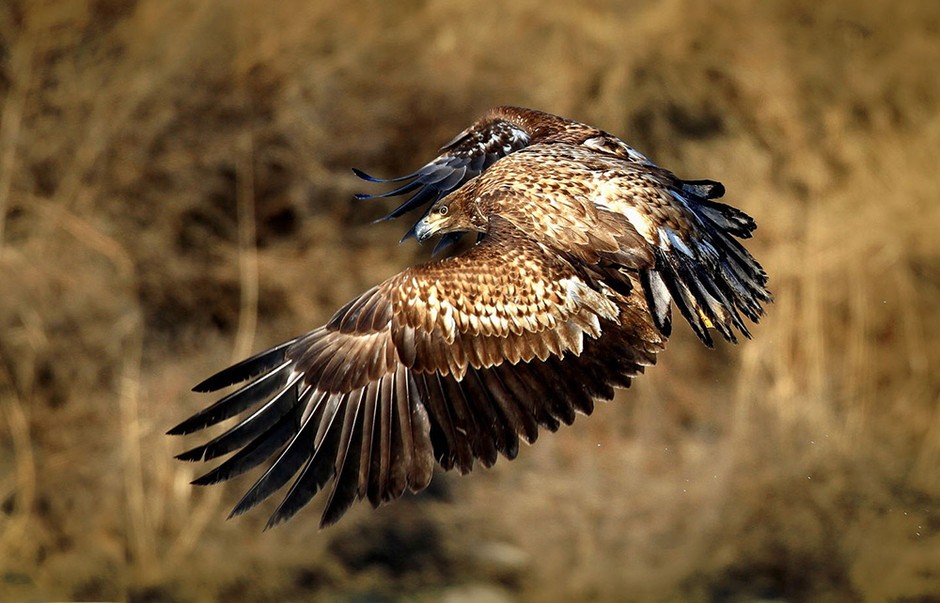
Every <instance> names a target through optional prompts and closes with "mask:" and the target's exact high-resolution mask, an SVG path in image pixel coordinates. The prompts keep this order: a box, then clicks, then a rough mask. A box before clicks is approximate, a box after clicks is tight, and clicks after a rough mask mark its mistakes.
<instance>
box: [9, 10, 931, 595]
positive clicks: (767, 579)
mask: <svg viewBox="0 0 940 603" xmlns="http://www.w3.org/2000/svg"><path fill="white" fill-rule="evenodd" d="M938 64H940V6H938V4H937V3H936V1H935V0H914V1H911V2H904V3H897V2H895V3H889V2H880V1H878V0H873V1H870V2H865V3H860V2H851V1H848V0H846V1H841V0H840V1H836V2H827V3H815V2H809V1H801V0H797V1H792V2H791V1H784V0H780V1H773V2H760V3H724V4H720V5H717V4H714V3H702V2H696V1H693V0H665V1H660V2H649V1H639V0H634V1H624V2H619V1H613V0H592V1H590V2H580V3H563V2H557V3H546V2H544V1H542V0H520V1H517V2H512V3H478V2H455V1H451V0H443V1H439V2H425V1H420V0H408V1H407V2H401V3H393V2H388V3H386V2H379V1H377V0H376V1H371V2H340V1H337V0H315V1H313V2H311V1H309V0H305V1H297V0H292V1H287V2H281V3H263V2H258V1H252V0H243V1H242V2H226V1H223V0H219V1H216V2H190V1H188V0H137V1H131V0H86V1H71V0H49V1H46V2H32V1H26V0H12V2H11V1H7V2H4V3H0V599H2V600H27V599H29V600H36V599H133V600H139V601H144V600H147V601H157V600H167V601H171V600H173V601H175V600H179V601H195V600H212V599H217V598H218V599H232V598H233V597H235V596H238V597H239V598H242V599H245V600H285V599H293V600H298V599H312V598H315V597H318V598H319V597H327V596H332V597H334V598H335V599H337V600H349V601H351V600H353V599H354V598H356V597H363V598H367V597H372V599H370V600H385V599H388V598H394V597H396V596H399V595H404V594H407V595H409V596H411V597H414V598H415V599H416V600H435V599H437V598H439V597H441V596H444V595H447V596H451V597H453V599H451V600H474V599H475V598H479V597H489V598H490V600H494V601H495V600H503V599H505V598H511V597H516V596H518V597H521V598H525V599H529V600H538V601H544V600H560V601H561V600H563V601H570V600H611V601H614V600H683V599H684V600H693V601H694V600H699V601H743V600H755V599H766V600H807V599H813V600H833V601H844V600H854V599H865V600H877V601H881V600H898V601H900V600H904V601H915V600H916V601H935V600H937V597H940V594H938V593H940V470H938V468H940V319H938V316H940V237H938V235H937V230H938V227H940V177H938V175H937V174H938V170H937V168H938V165H940V164H938V161H940V160H938V158H940V79H938V78H937V75H936V69H937V65H938ZM502 103H512V104H520V105H525V106H532V107H536V108H539V109H543V110H547V111H551V112H553V113H557V114H560V115H565V116H569V117H573V118H576V119H579V120H581V121H584V122H587V123H591V124H595V125H598V126H600V127H602V128H605V129H607V130H609V131H611V132H614V133H617V134H619V135H622V137H623V138H624V139H625V140H627V141H628V142H630V143H631V144H633V145H634V146H636V147H637V148H639V149H640V150H642V151H644V152H646V153H647V154H648V155H650V156H651V157H653V158H654V159H655V160H657V161H658V162H660V163H661V164H663V165H666V166H668V167H670V168H672V169H673V170H674V171H676V172H677V173H678V174H679V175H680V176H684V177H688V178H705V177H707V178H714V179H718V180H721V181H723V182H724V184H725V185H726V187H727V189H728V191H729V192H728V196H727V199H728V201H729V202H730V203H732V204H734V205H737V206H739V207H741V208H742V209H744V210H746V211H748V212H749V213H750V214H752V215H753V216H755V218H756V219H757V221H758V223H759V225H760V228H759V230H758V231H757V236H756V238H755V239H754V240H753V241H752V242H751V243H749V248H750V249H751V250H752V251H753V252H754V254H755V255H756V256H757V257H758V258H759V259H760V260H761V261H762V262H763V263H764V265H765V267H766V268H767V270H768V272H769V274H770V275H771V282H770V286H771V288H772V290H773V291H774V294H775V296H776V303H775V304H774V305H773V306H772V307H771V308H770V312H769V315H768V317H767V319H766V320H765V321H764V322H763V323H762V324H761V325H759V326H757V327H756V328H755V329H754V330H753V332H754V335H755V337H754V340H753V341H748V342H745V343H743V344H742V345H740V346H736V347H735V346H719V349H717V350H715V351H708V350H705V349H703V348H702V346H700V345H699V344H698V343H697V342H696V341H694V337H692V336H691V334H690V333H689V331H688V330H687V329H684V328H682V329H677V330H678V331H679V332H678V333H677V334H676V336H675V337H674V338H673V341H672V342H671V343H670V347H669V349H668V350H667V352H666V353H665V354H664V355H663V356H662V357H661V359H660V364H659V366H657V367H655V368H654V369H653V370H651V371H650V372H649V374H648V375H647V376H646V377H644V378H643V379H641V380H640V381H638V382H637V384H636V386H635V387H634V388H633V389H632V390H631V391H629V392H624V393H623V394H622V395H620V396H619V398H618V400H616V401H615V402H613V403H610V404H606V405H601V406H600V407H599V408H598V409H597V411H596V412H595V415H594V416H593V417H592V418H590V419H585V418H581V419H579V420H578V421H577V423H576V425H575V426H573V427H572V428H568V429H563V430H561V431H560V432H559V433H557V434H554V435H550V436H543V438H542V439H540V441H539V442H538V443H537V445H535V446H533V447H532V448H528V449H526V450H523V451H522V453H521V454H520V458H519V459H518V460H516V461H514V462H513V463H511V464H509V463H506V462H505V461H501V462H500V463H498V464H497V466H496V467H495V468H494V469H493V470H490V471H482V470H478V471H476V472H475V473H474V475H472V476H470V477H466V478H459V479H458V478H456V477H455V476H452V475H438V476H436V477H435V481H434V486H432V490H431V491H430V492H428V493H425V494H422V495H421V496H418V497H411V498H406V499H405V500H402V501H400V502H398V503H395V504H393V505H390V506H387V507H384V508H382V509H379V510H378V511H375V512H373V511H371V510H369V509H368V508H367V506H364V505H359V506H358V507H357V508H356V509H354V510H353V511H352V512H351V513H350V514H349V515H348V516H347V517H346V518H345V519H344V520H343V522H342V523H340V524H339V525H338V526H336V527H334V528H331V529H329V530H327V531H323V532H318V531H317V529H316V523H317V521H316V520H317V516H318V515H317V509H310V510H309V511H308V512H306V513H301V515H300V516H299V517H298V518H296V519H295V520H294V521H293V522H292V523H291V524H288V525H287V526H285V527H281V528H278V529H275V530H272V531H268V532H264V533H262V532H261V531H260V528H261V526H262V525H263V521H264V519H265V517H266V514H265V513H264V512H263V510H262V512H257V513H252V514H249V515H248V516H246V517H242V518H239V519H238V520H234V521H230V522H226V521H224V517H225V515H226V509H227V507H228V506H229V505H230V504H231V503H232V502H234V500H236V499H237V496H238V495H239V493H240V492H241V491H243V489H244V487H245V486H246V485H247V484H248V481H247V480H237V483H235V484H232V485H229V486H225V487H216V488H211V489H196V488H194V487H191V486H189V485H188V482H189V480H190V479H192V478H193V477H194V476H195V471H196V468H194V467H193V466H191V465H188V464H184V463H179V462H176V461H173V460H172V456H173V454H175V453H176V452H179V451H180V450H182V447H183V445H184V442H181V441H178V440H176V439H170V438H168V437H166V436H164V435H163V434H164V432H165V431H166V429H167V428H169V427H170V426H171V425H173V424H175V423H176V422H177V421H179V420H180V419H182V418H184V417H186V416H188V415H189V414H191V413H192V412H193V411H194V410H196V409H197V408H198V407H201V406H203V405H205V404H206V403H208V402H209V400H208V399H206V398H205V397H201V396H198V395H195V394H192V393H190V392H189V391H188V388H189V386H191V385H192V384H194V383H196V382H197V381H199V380H200V379H201V378H203V377H204V376H206V375H207V374H209V373H210V372H213V371H214V370H216V369H218V368H221V367H222V366H223V365H224V364H226V363H227V362H228V361H229V360H233V359H236V358H237V357H241V356H244V355H246V354H247V353H250V352H251V351H252V350H257V349H260V348H262V347H263V346H266V345H269V344H273V343H276V342H278V341H280V340H282V339H285V338H287V337H289V336H291V335H294V334H296V333H298V332H300V331H303V330H306V329H307V328H310V327H313V326H315V325H317V324H319V323H320V322H322V321H323V320H325V319H326V318H327V317H328V316H329V314H330V313H331V312H332V310H334V309H335V308H336V307H338V306H339V305H340V304H341V303H343V302H345V301H346V300H348V299H349V298H350V297H351V296H352V295H354V294H355V293H357V292H359V291H361V290H362V289H364V288H366V287H367V286H369V285H371V284H374V283H376V282H377V281H379V280H380V279H382V278H384V277H386V276H388V275H390V274H392V273H393V272H394V271H396V270H397V269H399V268H400V267H401V266H404V265H406V264H408V263H411V262H414V261H418V260H420V259H423V258H425V257H427V254H428V253H429V249H427V248H417V247H416V246H415V245H413V244H412V243H408V244H405V245H401V246H398V245H396V244H395V243H396V241H397V239H398V237H399V236H400V235H401V233H402V232H403V231H404V230H405V228H406V226H407V225H406V224H405V223H402V222H399V223H391V224H382V225H371V224H370V221H371V220H372V219H374V218H377V217H379V216H380V215H382V213H383V210H384V209H387V208H388V207H390V205H388V204H383V203H382V202H376V201H368V202H367V201H362V202H357V201H354V200H352V199H351V196H352V194H353V193H354V192H357V191H360V190H363V183H361V182H358V181H356V179H355V177H354V176H353V175H352V174H351V172H350V170H349V168H350V167H351V166H358V167H361V168H363V169H366V170H367V171H369V172H371V173H376V174H380V175H382V174H386V175H395V174H399V173H403V172H404V171H405V170H408V169H410V168H414V167H416V166H418V165H419V164H421V163H423V162H424V161H425V160H427V159H428V158H429V157H431V156H432V154H433V153H434V151H435V149H436V147H437V146H438V145H440V144H442V143H443V142H446V141H447V140H448V139H449V138H450V137H451V136H452V135H453V134H454V133H456V132H457V131H459V130H460V129H462V128H463V127H465V126H466V125H467V124H469V123H470V121H471V120H472V119H474V118H475V117H476V116H477V115H478V114H480V113H481V112H482V111H483V110H485V109H486V108H488V107H490V106H493V105H497V104H502ZM315 504H316V503H315ZM461 597H463V598H462V599H461Z"/></svg>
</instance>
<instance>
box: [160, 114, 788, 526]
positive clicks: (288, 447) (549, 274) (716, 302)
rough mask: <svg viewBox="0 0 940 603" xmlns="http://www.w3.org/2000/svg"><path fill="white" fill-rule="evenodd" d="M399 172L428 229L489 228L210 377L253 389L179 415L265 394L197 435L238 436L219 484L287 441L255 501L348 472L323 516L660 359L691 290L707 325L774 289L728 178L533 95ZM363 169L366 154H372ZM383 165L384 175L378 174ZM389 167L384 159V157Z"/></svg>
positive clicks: (497, 444) (224, 409)
mask: <svg viewBox="0 0 940 603" xmlns="http://www.w3.org/2000/svg"><path fill="white" fill-rule="evenodd" d="M442 150H443V153H442V155H441V156H439V157H438V158H437V159H435V160H434V161H432V162H431V163H429V164H427V165H426V166H425V167H423V168H421V169H420V170H418V171H417V172H414V173H413V174H410V175H409V176H407V177H404V178H400V179H396V180H397V181H408V183H407V184H405V185H404V186H401V187H400V188H398V189H395V190H393V191H391V193H386V195H391V194H405V193H409V192H415V193H416V194H415V195H414V196H413V197H412V198H411V199H410V200H409V201H407V202H405V203H404V204H403V205H402V206H401V207H400V208H398V209H397V210H395V211H394V212H392V214H391V216H392V217H395V216H398V215H401V214H402V213H404V212H405V211H408V210H409V209H414V208H417V207H420V206H421V205H425V204H428V205H429V208H428V210H427V211H426V212H425V213H424V214H423V216H422V217H421V219H420V220H419V221H418V222H417V223H416V224H415V225H414V227H413V228H412V230H411V232H412V234H413V235H414V236H415V237H416V238H417V239H418V240H419V241H425V240H428V239H430V238H431V237H434V236H435V235H442V236H445V237H446V236H448V235H455V234H457V233H465V232H474V233H476V234H477V237H478V239H477V242H476V245H474V246H473V247H471V248H469V249H467V250H466V251H464V252H462V253H460V254H458V255H455V256H452V257H448V258H445V259H439V260H436V261H432V262H430V263H427V264H423V265H418V266H413V267H410V268H407V269H405V270H404V271H402V272H401V273H399V274H397V275H395V276H393V277H391V278H390V279H388V280H386V281H385V282H383V283H381V284H379V285H377V286H375V287H373V288H371V289H369V290H368V291H366V292H365V293H363V294H362V295H360V296H358V297H356V298H355V299H353V300H352V301H351V302H349V303H348V304H346V305H345V306H344V307H343V308H341V309H340V310H339V311H337V312H336V313H335V314H334V315H333V317H332V318H331V319H330V321H329V322H328V323H327V324H326V325H324V326H322V327H319V328H317V329H315V330H313V331H311V332H309V333H307V334H305V335H301V336H299V337H296V338H294V339H291V340H290V341H286V342H284V343H281V344H280V345H277V346H275V347H273V348H271V349H269V350H266V351H264V352H261V353H260V354H258V355H256V356H253V357H251V358H249V359H247V360H244V361H242V362H240V363H238V364H236V365H234V366H232V367H230V368H227V369H225V370H223V371H221V372H219V373H217V374H215V375H213V376H212V377H209V378H208V379H206V380H205V381H203V382H202V383H200V384H199V385H197V386H196V387H195V388H194V389H195V391H199V392H210V391H216V390H219V389H222V388H225V387H227V386H230V385H233V384H236V383H241V382H244V381H248V384H247V385H244V386H243V387H241V388H240V389H237V390H236V391H234V392H233V393H230V394H229V395H227V396H225V397H223V398H222V399H220V400H219V401H218V402H216V403H215V404H213V405H211V406H209V407H208V408H206V409H205V410H203V411H201V412H199V413H197V414H196V415H194V416H193V417H191V418H189V419H187V420H186V421H183V422H182V423H180V424H179V425H177V426H176V427H174V428H173V429H171V430H170V431H169V433H170V434H187V433H191V432H195V431H199V430H201V429H204V428H206V427H209V426H211V425H215V424H217V423H220V422H222V421H224V420H226V419H229V418H231V417H234V416H236V415H239V414H241V413H246V416H243V417H241V418H240V419H239V420H238V421H237V422H236V423H235V424H234V426H232V427H231V428H229V429H228V430H227V431H225V432H224V433H222V434H221V435H219V436H218V437H215V438H214V439H212V440H211V441H209V442H207V443H205V444H203V445H200V446H197V447H195V448H193V449H191V450H189V451H187V452H184V453H182V454H180V455H179V456H178V458H180V459H183V460H189V461H199V460H209V459H214V458H217V457H220V456H222V455H226V454H229V453H234V454H232V456H230V457H229V458H228V459H227V460H225V461H224V462H223V463H222V464H220V465H219V466H217V467H216V468H215V469H213V470H211V471H209V472H208V473H207V474H205V475H203V476H202V477H199V478H198V479H196V480H195V481H194V483H196V484H202V485H205V484H214V483H217V482H220V481H224V480H227V479H230V478H232V477H234V476H236V475H239V474H242V473H244V472H246V471H248V470H249V469H252V468H254V467H256V466H258V465H260V464H262V463H264V462H266V461H269V460H270V459H272V458H273V461H272V462H270V464H269V465H268V468H267V470H266V471H265V472H264V473H263V474H262V475H261V477H260V478H259V479H258V480H257V481H256V482H255V483H254V485H253V486H252V487H251V488H250V489H249V491H248V492H247V493H246V494H245V495H244V497H243V498H242V499H241V500H240V501H239V502H238V503H237V505H236V506H235V508H234V510H233V511H232V516H235V515H239V514H241V513H244V512H245V511H247V510H248V509H250V508H252V507H254V506H255V505H257V504H258V503H260V502H261V501H262V500H264V499H266V498H268V497H269V496H271V495H272V494H273V493H274V492H276V491H277V490H279V489H281V488H282V487H284V486H285V485H287V483H288V482H291V480H293V483H292V484H291V486H290V488H289V490H288V492H287V494H286V495H285V497H284V498H283V500H282V502H281V503H280V505H279V506H278V507H277V509H276V510H275V512H274V514H273V515H272V516H271V518H270V520H269V522H268V527H271V526H273V525H276V524H278V523H280V522H283V521H286V520H287V519H289V518H290V517H291V516H293V515H294V514H295V513H296V512H297V511H298V510H299V509H300V508H301V507H303V506H304V505H306V504H307V503H308V502H309V501H310V500H311V499H312V498H313V497H314V495H316V494H317V492H319V491H320V490H321V489H324V488H329V493H328V495H327V500H326V503H325V508H324V511H323V515H322V519H321V526H326V525H329V524H332V523H334V522H335V521H337V520H338V519H339V518H340V516H342V515H343V513H345V511H346V510H347V509H348V508H349V507H350V505H351V504H352V503H353V502H354V501H355V500H361V499H365V498H368V500H369V501H370V502H371V504H372V505H373V506H378V505H379V504H382V503H384V502H388V501H391V500H394V499H396V498H398V497H399V496H401V495H402V494H403V493H404V492H405V490H411V491H412V492H417V491H420V490H422V489H424V488H425V487H427V485H428V483H429V482H430V480H431V475H432V472H433V469H434V464H435V462H436V463H438V464H439V465H441V467H443V468H444V469H445V470H447V469H452V468H456V469H457V470H458V471H460V472H461V473H466V472H469V471H470V470H471V468H472V467H473V464H474V461H479V463H480V464H482V465H483V466H486V467H489V466H491V465H492V464H493V463H495V462H496V459H497V456H498V455H500V454H502V455H503V456H505V457H506V458H508V459H512V458H514V457H515V456H516V454H517V453H518V450H519V441H520V439H522V440H524V441H525V442H528V443H532V442H534V441H535V439H536V438H537V437H538V434H539V427H543V428H546V429H548V430H549V431H555V430H557V429H558V427H559V426H560V425H561V424H565V425H570V424H571V423H572V422H573V421H574V419H575V414H576V413H577V412H581V413H584V414H590V413H591V412H592V410H593V408H594V401H595V400H598V399H603V400H609V399H611V398H612V397H613V395H614V388H618V387H629V385H630V383H631V380H632V379H633V378H634V377H636V376H637V375H639V374H640V373H642V372H643V370H644V367H646V366H649V365H652V364H654V363H655V361H656V354H657V353H658V352H660V351H661V350H662V349H663V348H664V345H665V340H666V338H667V337H668V336H669V334H670V331H671V304H672V302H675V304H676V306H677V307H678V309H679V311H680V312H681V314H682V315H683V317H684V318H685V319H686V320H687V321H688V322H689V324H690V325H691V326H692V329H693V330H694V331H695V333H696V334H697V335H698V337H699V338H700V339H701V340H702V341H703V342H704V343H705V344H707V345H709V346H711V345H712V338H711V335H710V330H714V331H716V332H717V333H719V334H720V335H721V336H722V337H723V338H725V339H726V340H729V341H736V340H737V339H736V333H740V334H743V335H745V336H749V333H748V330H747V326H746V325H745V320H744V318H745V317H746V318H748V319H750V320H751V321H754V322H756V321H757V320H758V319H759V318H760V316H761V315H762V314H763V308H762V304H763V303H766V302H769V301H770V300H771V296H770V294H769V293H768V291H767V290H766V288H765V284H766V281H767V276H766V274H765V272H764V270H763V269H762V268H761V266H760V264H758V263H757V261H756V260H755V259H754V258H753V257H752V256H751V254H750V253H748V251H747V250H746V249H745V248H744V247H743V246H742V245H741V244H740V243H739V242H738V240H737V239H738V238H742V239H743V238H748V237H750V236H751V232H752V231H753V230H754V228H755V224H754V221H753V220H752V219H751V218H750V217H749V216H748V215H746V214H745V213H743V212H741V211H739V210H737V209H735V208H733V207H730V206H728V205H725V204H722V203H719V202H717V201H715V200H714V199H715V198H717V197H720V196H721V194H722V193H723V188H722V187H721V185H720V184H718V183H717V182H711V181H683V180H680V179H678V178H677V177H676V176H675V175H673V174H672V173H671V172H669V171H668V170H665V169H663V168H660V167H658V166H656V165H655V164H653V163H652V162H651V161H649V160H648V159H647V158H646V157H644V156H643V155H641V154H640V153H638V152H637V151H635V150H633V149H632V148H630V147H629V146H627V145H626V144H624V143H623V142H622V141H620V140H619V139H617V138H615V137H614V136H612V135H610V134H607V133H606V132H603V131H601V130H598V129H596V128H592V127H590V126H587V125H584V124H580V123H577V122H573V121H570V120H566V119H562V118H560V117H556V116H554V115H549V114H546V113H541V112H538V111H533V110H529V109H520V108H512V107H500V108H497V109H494V110H492V111H490V112H489V113H488V114H487V115H486V116H484V117H483V118H482V119H480V120H479V121H477V122H476V123H475V124H474V125H473V126H471V127H470V128H469V129H467V130H465V131H464V132H462V133H461V134H460V135H458V136H457V138H455V139H454V141H452V142H451V143H449V144H448V145H446V146H445V147H444V148H443V149H442ZM357 173H359V174H360V175H362V176H363V177H367V176H365V175H364V174H363V173H362V172H357ZM367 178H370V179H371V177H367ZM373 180H378V179H373Z"/></svg>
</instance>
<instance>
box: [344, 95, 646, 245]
mask: <svg viewBox="0 0 940 603" xmlns="http://www.w3.org/2000/svg"><path fill="white" fill-rule="evenodd" d="M552 142H562V143H567V144H574V145H583V146H584V147H585V148H586V149H589V150H591V151H592V152H593V153H596V154H600V155H609V156H611V157H616V158H618V159H620V160H623V161H629V162H632V163H637V164H640V165H652V163H651V162H650V160H649V159H647V158H646V157H645V156H644V155H643V154H642V153H640V152H639V151H637V150H636V149H634V148H632V147H630V146H629V145H628V144H626V143H625V142H623V141H622V140H620V139H619V138H617V137H616V136H614V135H612V134H609V133H608V132H605V131H604V130H600V129H598V128H595V127H594V126H589V125H587V124H583V123H579V122H576V121H574V120H571V119H566V118H564V117H558V116H557V115H552V114H551V113H545V112H543V111H537V110H535V109H526V108H523V107H512V106H501V107H495V108H493V109H490V110H489V111H487V112H486V113H485V114H484V115H483V116H482V117H480V119H478V120H477V121H476V122H474V123H473V124H472V125H471V126H470V127H468V128H467V129H465V130H464V131H462V132H461V133H460V134H458V135H457V136H455V137H454V138H453V139H451V141H450V142H448V143H447V144H445V145H444V146H443V147H441V149H440V150H441V154H440V155H439V156H438V157H436V158H435V159H434V160H432V161H431V162H429V163H427V164H426V165H424V166H423V167H421V168H419V169H418V170H416V171H414V172H412V173H410V174H406V175H404V176H399V177H397V178H376V177H374V176H370V175H368V174H366V173H365V172H363V171H362V170H357V169H354V170H353V171H354V172H355V173H356V175H357V176H359V177H360V178H362V179H363V180H367V181H369V182H404V184H402V185H400V186H398V187H396V188H394V189H393V190H391V191H388V192H386V193H382V194H379V195H367V194H362V195H357V197H358V198H360V199H372V198H384V197H394V196H398V195H406V194H412V196H411V197H409V198H408V199H407V200H406V201H405V202H403V203H402V204H401V205H399V206H398V207H397V208H395V209H394V210H392V212H391V213H389V214H388V215H387V216H386V219H390V218H397V217H399V216H401V215H403V214H405V213H407V212H409V211H411V210H413V209H416V208H418V207H421V206H425V207H426V208H428V207H429V206H430V204H432V203H434V202H436V201H439V200H440V199H442V198H443V197H444V196H445V195H447V194H448V193H450V192H451V191H454V190H457V189H458V188H460V187H461V186H462V185H463V184H464V183H466V182H468V181H469V180H471V179H473V178H475V177H476V176H478V175H480V174H481V173H483V172H484V171H486V170H487V169H488V168H489V167H490V166H492V165H493V164H494V163H496V162H497V161H498V160H500V159H501V158H503V157H506V156H507V155H509V154H511V153H515V152H516V151H519V150H521V149H524V148H526V147H528V146H530V145H535V144H541V143H552ZM425 213H426V212H425ZM413 235H414V227H412V229H411V230H409V231H408V233H407V234H406V235H405V238H408V237H410V236H413Z"/></svg>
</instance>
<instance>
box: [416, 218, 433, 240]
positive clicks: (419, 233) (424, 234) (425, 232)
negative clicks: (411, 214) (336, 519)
mask: <svg viewBox="0 0 940 603" xmlns="http://www.w3.org/2000/svg"><path fill="white" fill-rule="evenodd" d="M414 232H415V238H416V239H418V242H419V243H424V242H425V241H427V240H428V239H430V238H431V237H433V236H434V233H435V232H436V231H435V229H434V227H433V226H431V224H430V222H428V216H424V217H423V218H421V219H420V220H418V223H417V224H415V227H414Z"/></svg>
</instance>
